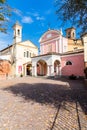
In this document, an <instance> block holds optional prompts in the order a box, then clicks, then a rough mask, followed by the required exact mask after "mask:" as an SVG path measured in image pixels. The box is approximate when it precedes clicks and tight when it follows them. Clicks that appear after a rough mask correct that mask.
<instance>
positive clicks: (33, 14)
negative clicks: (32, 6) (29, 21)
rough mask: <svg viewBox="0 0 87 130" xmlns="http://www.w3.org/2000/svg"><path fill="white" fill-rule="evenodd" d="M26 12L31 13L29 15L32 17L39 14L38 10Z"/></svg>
mask: <svg viewBox="0 0 87 130" xmlns="http://www.w3.org/2000/svg"><path fill="white" fill-rule="evenodd" d="M27 14H29V15H31V16H34V17H37V16H39V13H38V12H27Z"/></svg>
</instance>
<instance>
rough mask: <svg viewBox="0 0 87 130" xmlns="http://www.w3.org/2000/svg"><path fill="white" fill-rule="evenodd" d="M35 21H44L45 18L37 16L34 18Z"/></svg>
mask: <svg viewBox="0 0 87 130" xmlns="http://www.w3.org/2000/svg"><path fill="white" fill-rule="evenodd" d="M36 19H37V20H45V18H44V17H39V16H38V17H36Z"/></svg>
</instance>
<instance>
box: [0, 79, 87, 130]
mask: <svg viewBox="0 0 87 130" xmlns="http://www.w3.org/2000/svg"><path fill="white" fill-rule="evenodd" d="M0 130H87V89H86V88H85V87H84V83H83V80H79V79H77V80H69V79H64V78H59V79H46V78H41V77H38V78H35V77H21V78H14V79H8V80H3V81H0Z"/></svg>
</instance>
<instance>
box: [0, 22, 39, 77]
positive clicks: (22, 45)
mask: <svg viewBox="0 0 87 130" xmlns="http://www.w3.org/2000/svg"><path fill="white" fill-rule="evenodd" d="M13 30H14V33H13V44H12V45H10V46H9V47H7V48H4V49H3V50H1V51H0V59H1V61H5V60H7V61H9V62H10V64H11V67H10V71H8V72H7V71H6V72H3V74H5V75H8V76H20V75H24V76H26V75H30V74H31V69H32V61H31V57H32V56H36V55H38V48H37V47H36V46H35V45H34V44H33V43H32V42H31V41H30V40H26V41H22V26H21V25H20V24H19V23H18V22H16V23H15V24H14V26H13ZM1 64H2V63H1ZM0 73H1V71H0Z"/></svg>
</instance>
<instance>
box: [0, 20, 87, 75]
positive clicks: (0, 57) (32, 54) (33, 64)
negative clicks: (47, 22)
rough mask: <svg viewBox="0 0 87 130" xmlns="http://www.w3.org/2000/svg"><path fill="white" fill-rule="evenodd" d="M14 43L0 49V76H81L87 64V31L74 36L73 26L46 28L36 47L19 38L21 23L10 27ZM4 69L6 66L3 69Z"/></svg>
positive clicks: (20, 35)
mask: <svg viewBox="0 0 87 130" xmlns="http://www.w3.org/2000/svg"><path fill="white" fill-rule="evenodd" d="M13 30H14V34H13V44H12V45H10V46H8V47H7V48H4V49H3V50H1V51H0V76H2V77H3V76H4V75H5V76H8V77H11V76H12V77H15V76H18V77H19V76H22V75H23V76H27V75H32V76H70V75H72V74H74V75H75V76H81V77H82V76H84V68H85V67H87V34H84V35H83V36H82V37H81V39H76V34H75V28H73V27H72V28H68V29H67V30H66V37H64V36H63V33H62V31H61V30H52V29H49V30H47V31H46V32H45V33H44V34H43V35H42V36H41V38H40V40H39V42H40V54H39V55H38V48H37V47H36V46H35V45H34V43H32V42H31V41H30V40H26V41H22V26H21V25H20V24H19V23H18V22H16V23H15V24H14V26H13ZM5 68H7V69H5Z"/></svg>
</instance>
